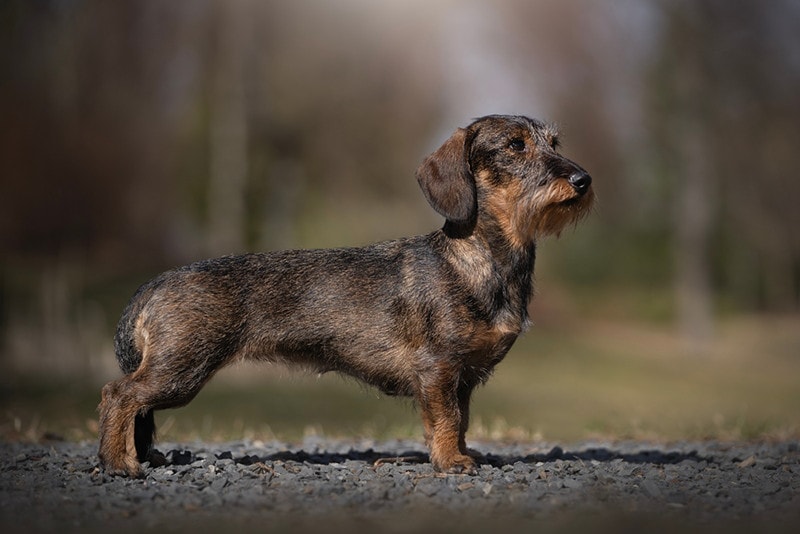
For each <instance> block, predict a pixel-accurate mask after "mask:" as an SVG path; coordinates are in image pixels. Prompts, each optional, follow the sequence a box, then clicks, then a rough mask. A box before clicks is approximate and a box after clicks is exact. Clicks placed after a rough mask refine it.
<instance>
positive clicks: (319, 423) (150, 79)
mask: <svg viewBox="0 0 800 534" xmlns="http://www.w3.org/2000/svg"><path fill="white" fill-rule="evenodd" d="M798 28H800V3H798V2H795V1H792V0H770V1H768V2H763V1H758V0H749V1H742V2H735V3H731V2H727V1H724V0H698V1H689V0H673V1H670V0H663V1H658V0H651V1H639V0H614V1H609V2H594V1H591V0H566V1H563V0H558V1H557V0H536V1H524V0H508V1H504V2H477V1H455V0H450V1H448V0H438V1H437V0H424V1H423V0H405V1H402V2H401V1H389V0H386V1H369V0H340V1H337V2H326V1H324V0H303V1H296V2H293V1H289V0H286V1H281V0H265V1H257V0H232V1H222V0H218V1H214V0H199V1H171V2H155V1H142V2H104V1H101V0H36V1H30V0H6V1H4V2H2V3H1V4H0V72H2V75H0V258H1V260H0V350H1V351H2V352H1V353H0V354H1V355H0V373H1V374H2V376H1V377H0V401H1V402H2V413H0V436H2V437H5V438H23V439H44V438H51V439H55V438H59V437H61V438H68V439H71V438H76V439H83V438H92V437H93V436H94V433H95V432H96V423H95V419H96V414H95V412H94V408H95V406H96V404H97V402H98V400H99V390H100V387H101V386H102V384H103V383H105V382H106V381H108V380H110V379H113V378H114V377H116V376H118V375H119V371H118V368H117V366H116V362H115V358H114V355H113V347H112V338H113V332H114V329H115V326H116V321H117V319H118V317H119V315H120V313H121V311H122V309H123V307H124V306H125V303H126V301H127V300H128V298H129V297H130V295H132V294H133V292H134V291H135V289H136V288H137V287H138V286H139V285H140V284H141V283H143V282H145V281H146V280H148V279H150V278H151V277H153V276H154V275H156V274H157V273H159V272H161V271H163V270H166V269H168V268H171V267H174V266H177V265H181V264H185V263H188V262H190V261H193V260H196V259H200V258H204V257H210V256H216V255H222V254H228V253H236V252H243V251H253V250H271V249H277V248H289V247H335V246H344V245H361V244H366V243H369V242H372V241H376V240H381V239H389V238H394V237H399V236H404V235H411V234H417V233H426V232H429V231H432V230H433V229H435V228H437V227H439V226H440V225H441V224H442V221H441V220H440V219H439V218H438V216H437V215H436V214H435V213H434V212H433V210H431V209H430V208H429V207H428V205H427V204H426V202H425V200H424V198H423V196H422V195H421V194H420V192H419V190H418V188H417V184H416V181H415V179H414V170H415V169H416V167H417V165H418V164H419V162H420V161H421V160H422V158H423V157H424V156H425V155H426V154H428V153H429V152H431V151H432V150H434V149H435V148H436V147H437V146H438V145H439V144H440V143H441V142H442V141H443V140H444V139H446V138H447V137H448V136H449V135H450V133H451V132H452V131H453V130H455V128H456V127H459V126H465V125H466V124H468V123H469V122H470V121H471V120H472V119H473V118H475V117H478V116H481V115H485V114H490V113H511V114H523V115H529V116H534V117H538V118H541V119H545V120H547V121H550V122H554V123H556V124H557V125H558V126H559V127H560V129H561V131H562V133H563V140H564V149H563V152H564V153H565V154H566V155H567V156H568V157H570V158H572V159H574V160H575V161H577V162H579V163H580V164H581V165H582V166H583V167H585V168H586V169H587V170H589V172H590V173H591V174H592V176H593V177H594V180H595V182H594V183H595V187H596V191H597V194H598V197H599V202H598V206H597V208H596V210H595V213H594V214H593V215H592V216H591V217H589V218H588V219H587V220H586V221H585V222H584V223H582V224H581V225H580V226H579V227H578V228H576V229H575V230H574V231H567V232H566V233H565V234H564V235H562V237H561V239H558V240H556V239H552V240H548V241H546V242H544V243H542V244H541V246H540V253H539V260H538V264H537V276H536V278H537V286H538V291H537V299H536V301H535V302H534V304H533V305H532V308H533V309H532V316H533V319H534V322H535V326H534V327H533V328H532V330H531V331H530V332H529V333H528V334H527V335H526V336H524V337H523V338H522V339H521V340H520V341H519V342H518V343H517V345H516V346H515V347H514V348H513V349H512V351H511V353H510V354H509V356H508V357H507V359H506V360H505V361H504V362H503V363H502V364H501V365H500V366H499V367H498V370H497V372H496V377H495V378H494V379H493V380H491V381H490V382H489V384H488V385H487V386H486V387H485V388H483V389H482V390H481V391H480V392H479V393H478V394H477V397H476V401H475V411H474V413H475V420H474V423H473V427H472V433H473V434H472V435H473V436H475V437H477V438H490V439H501V438H509V439H516V438H519V439H523V438H526V439H530V438H538V439H542V438H543V439H552V440H559V439H582V438H586V437H591V436H611V437H618V438H619V437H636V438H642V437H654V438H678V437H697V438H701V437H721V438H756V437H758V438H763V437H785V436H797V435H798V434H800V415H798V414H800V231H799V229H800V209H798V208H797V206H795V202H797V201H798V199H800V180H798V178H797V174H798V172H797V171H798V167H800V99H799V97H798V95H800V32H798V31H797V29H798ZM159 417H161V420H160V425H161V428H162V430H163V433H162V435H165V436H166V439H170V438H174V439H186V438H191V437H200V438H204V439H209V438H221V439H227V438H236V437H241V436H243V435H244V436H261V437H264V436H267V437H269V436H278V437H287V438H293V437H297V436H300V435H303V434H308V433H319V432H322V433H325V434H336V435H339V434H341V435H352V434H359V435H362V434H363V435H375V436H382V435H396V434H398V433H400V434H403V433H407V434H408V435H413V436H417V435H420V434H421V432H420V425H419V423H418V421H417V416H416V415H415V414H414V411H413V409H412V408H411V407H410V406H409V405H408V403H403V402H402V401H397V400H396V399H394V400H393V399H388V400H387V399H383V398H382V397H380V396H379V395H377V394H376V393H375V392H373V391H371V390H367V389H366V388H364V387H362V386H359V385H356V384H354V383H353V382H351V381H349V380H342V379H341V378H336V377H327V376H326V377H323V378H316V377H308V376H304V375H297V374H296V373H291V372H289V371H285V370H283V369H276V368H258V369H257V368H251V367H246V368H243V369H231V370H226V371H225V372H223V373H221V376H220V377H219V378H217V379H216V380H215V381H214V382H212V384H211V385H209V387H208V388H207V389H206V390H204V391H203V392H202V393H201V394H200V396H199V397H198V399H197V400H196V401H195V402H194V403H193V404H192V405H190V406H189V407H187V408H185V409H182V410H177V411H172V412H166V413H164V414H160V415H159Z"/></svg>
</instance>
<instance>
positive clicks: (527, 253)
mask: <svg viewBox="0 0 800 534" xmlns="http://www.w3.org/2000/svg"><path fill="white" fill-rule="evenodd" d="M438 234H439V235H440V236H441V237H442V238H444V241H445V243H446V246H448V247H449V248H450V249H451V251H452V255H451V256H450V257H451V258H453V260H451V262H452V263H453V267H454V268H455V269H456V270H457V271H459V272H460V273H461V275H462V277H463V279H464V280H465V283H466V284H467V285H469V286H471V287H472V290H473V291H475V292H476V293H482V294H483V297H482V298H481V299H480V300H481V301H482V302H494V303H495V306H496V309H495V312H496V313H502V314H505V315H507V314H508V313H510V314H512V315H513V316H514V317H515V318H516V320H518V321H519V325H520V328H521V329H525V328H526V327H527V323H528V311H527V309H528V303H529V302H530V299H531V297H532V296H533V269H534V263H535V260H536V244H535V243H534V242H531V243H530V245H529V246H526V247H513V246H511V244H510V243H508V241H506V240H504V239H503V238H502V234H501V233H493V234H489V235H487V234H486V233H485V232H479V231H476V229H475V228H473V229H472V231H471V232H469V233H467V232H466V231H465V229H464V228H461V229H460V232H453V228H452V227H448V226H447V225H445V227H444V228H443V229H442V230H441V231H440V232H438Z"/></svg>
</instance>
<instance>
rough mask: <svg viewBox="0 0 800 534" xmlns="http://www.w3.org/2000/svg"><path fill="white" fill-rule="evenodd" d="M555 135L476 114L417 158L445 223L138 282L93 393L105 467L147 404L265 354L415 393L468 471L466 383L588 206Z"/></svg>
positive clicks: (120, 455)
mask: <svg viewBox="0 0 800 534" xmlns="http://www.w3.org/2000/svg"><path fill="white" fill-rule="evenodd" d="M557 146H558V141H557V135H556V132H555V131H554V129H552V128H551V127H549V126H547V125H545V124H543V123H541V122H539V121H536V120H532V119H528V118H525V117H514V116H497V115H495V116H488V117H483V118H481V119H478V120H476V121H475V122H473V123H472V124H470V125H469V126H468V127H467V128H462V129H458V130H457V131H456V132H455V133H454V134H453V136H452V137H450V139H448V140H447V141H446V142H445V143H444V144H443V145H442V146H441V148H439V149H438V150H436V152H434V153H433V154H432V155H430V156H429V157H427V158H426V159H425V160H424V161H423V163H422V165H421V166H420V168H419V169H418V170H417V179H418V181H419V184H420V187H421V188H422V191H423V193H424V194H425V197H426V198H427V199H428V201H429V202H430V204H431V206H433V208H434V209H435V210H436V211H437V212H439V213H440V214H441V215H443V216H444V217H445V219H446V222H445V224H444V227H443V228H442V229H441V230H438V231H436V232H433V233H431V234H428V235H424V236H418V237H409V238H404V239H398V240H395V241H388V242H384V243H378V244H375V245H371V246H367V247H363V248H344V249H332V250H292V251H282V252H270V253H265V254H246V255H243V256H229V257H224V258H218V259H211V260H205V261H200V262H197V263H193V264H191V265H188V266H185V267H182V268H179V269H176V270H173V271H169V272H166V273H164V274H162V275H160V276H158V277H157V278H155V279H154V280H152V281H150V282H148V283H146V284H145V285H143V286H142V287H141V288H140V289H139V290H138V291H137V292H136V294H135V295H134V296H133V298H132V299H131V301H130V304H129V305H128V307H127V308H126V309H125V311H124V313H123V315H122V318H121V320H120V323H119V327H118V330H117V334H116V338H115V349H116V353H117V358H118V359H119V363H120V366H121V368H122V371H123V372H124V373H125V376H123V377H122V378H120V379H119V380H115V381H113V382H111V383H109V384H107V385H106V386H105V387H104V388H103V392H102V401H101V403H100V406H99V411H100V452H99V456H100V460H101V463H102V464H103V465H104V467H105V469H106V470H108V471H109V472H112V473H118V474H127V475H129V476H132V477H137V476H141V475H142V469H141V466H140V464H139V462H141V461H144V460H146V459H148V458H149V456H150V454H151V451H152V443H153V438H154V434H155V423H154V418H153V411H154V410H160V409H164V408H174V407H177V406H182V405H185V404H186V403H188V402H189V401H191V400H192V398H194V396H195V395H196V394H197V392H198V391H200V389H201V388H202V387H203V385H204V384H205V383H206V382H207V381H208V380H209V379H210V378H211V377H212V376H213V375H214V373H216V372H217V371H218V370H219V369H221V368H222V367H224V366H225V365H228V364H229V363H231V362H234V361H237V360H264V361H282V362H287V363H297V364H302V365H304V366H305V367H308V368H311V369H314V370H317V371H320V372H326V371H338V372H340V373H344V374H347V375H350V376H354V377H356V378H359V379H361V380H363V381H364V382H367V383H369V384H371V385H373V386H376V387H377V388H379V389H381V390H382V391H384V392H385V393H387V394H390V395H405V396H412V397H414V399H415V401H416V403H417V404H418V406H419V409H420V412H421V413H422V420H423V423H424V428H425V439H426V442H427V444H428V446H429V447H430V460H431V462H432V463H433V465H434V467H435V468H436V469H438V470H441V471H445V472H455V473H458V472H474V471H475V460H474V459H473V457H471V456H470V451H469V450H468V449H467V447H466V444H465V441H464V435H465V433H466V431H467V426H468V423H469V401H470V396H471V394H472V391H473V389H474V388H475V386H477V385H478V384H481V383H483V382H485V381H486V380H487V379H488V377H489V375H490V374H491V372H492V370H493V368H494V367H495V365H497V363H498V362H500V360H502V359H503V357H504V356H505V354H506V352H508V350H509V348H511V345H512V344H513V343H514V340H515V339H516V338H517V336H518V335H519V334H520V333H521V332H522V331H523V330H525V328H526V327H527V326H528V322H529V321H528V313H527V305H528V302H529V300H530V298H531V296H532V288H533V283H532V275H533V265H534V258H535V253H536V241H537V240H538V239H539V238H541V237H543V236H545V235H548V234H558V233H559V232H560V231H561V230H562V229H563V228H564V227H565V226H567V225H570V224H574V223H576V222H577V221H578V220H580V219H581V218H582V217H583V216H585V215H586V214H587V213H588V211H589V209H590V207H591V205H592V200H593V197H594V193H593V190H592V188H591V178H590V177H589V175H588V174H587V173H586V171H584V170H583V169H582V168H581V167H579V166H578V165H577V164H575V163H573V162H572V161H570V160H568V159H566V158H564V157H563V156H561V155H560V154H558V152H557Z"/></svg>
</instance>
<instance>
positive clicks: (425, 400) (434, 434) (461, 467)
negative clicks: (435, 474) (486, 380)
mask: <svg viewBox="0 0 800 534" xmlns="http://www.w3.org/2000/svg"><path fill="white" fill-rule="evenodd" d="M458 382H459V373H458V370H457V369H453V368H451V367H449V366H447V365H441V364H440V365H434V366H433V368H431V369H429V370H427V371H426V372H425V373H424V374H423V375H422V376H421V377H420V387H419V391H418V392H417V403H418V404H419V408H420V411H421V412H422V420H423V423H424V426H425V434H426V441H427V442H428V446H429V447H430V451H431V463H432V464H433V467H434V469H436V470H437V471H443V472H445V473H465V474H475V473H476V472H477V471H476V469H475V460H473V459H472V458H471V457H470V456H468V455H467V454H464V452H463V451H462V450H461V444H462V443H463V439H464V438H463V435H462V430H463V429H464V428H465V421H463V417H464V416H466V417H469V416H468V414H462V413H461V406H460V403H459V396H458Z"/></svg>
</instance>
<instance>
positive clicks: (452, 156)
mask: <svg viewBox="0 0 800 534" xmlns="http://www.w3.org/2000/svg"><path fill="white" fill-rule="evenodd" d="M417 181H418V182H419V186H420V187H421V188H422V192H423V193H425V198H427V199H428V203H430V205H431V206H433V209H435V210H436V211H437V212H439V213H440V214H441V215H444V217H445V218H446V219H447V220H448V221H450V222H453V223H456V224H463V223H467V222H469V221H470V220H472V219H473V218H474V217H475V215H476V213H477V209H478V202H477V199H476V192H475V178H474V177H473V176H472V171H471V170H470V168H469V161H468V147H467V131H466V130H465V129H463V128H459V129H458V130H456V132H455V133H454V134H453V135H452V136H451V137H450V139H448V140H447V141H445V142H444V144H443V145H442V146H441V147H439V148H438V149H437V150H436V152H434V153H433V154H431V155H430V156H428V157H427V158H425V160H424V161H423V162H422V165H420V166H419V169H417Z"/></svg>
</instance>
